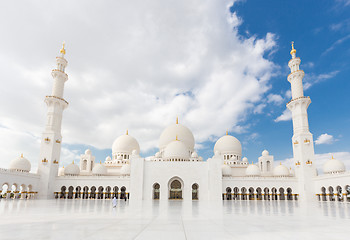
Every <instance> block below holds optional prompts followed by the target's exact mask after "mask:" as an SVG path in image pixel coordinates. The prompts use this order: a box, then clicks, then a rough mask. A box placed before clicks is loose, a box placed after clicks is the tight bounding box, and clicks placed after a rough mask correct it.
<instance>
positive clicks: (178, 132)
mask: <svg viewBox="0 0 350 240" xmlns="http://www.w3.org/2000/svg"><path fill="white" fill-rule="evenodd" d="M176 137H177V139H178V140H179V141H181V142H183V143H184V144H185V146H186V147H187V148H188V150H189V151H190V152H193V151H194V137H193V134H192V132H191V131H190V129H188V128H187V127H185V126H183V125H181V124H178V123H176V124H172V125H170V126H169V127H167V128H166V129H164V131H163V132H162V134H161V135H160V138H159V150H160V151H163V150H164V149H165V147H166V146H167V145H168V144H169V143H171V142H172V141H174V140H175V139H176Z"/></svg>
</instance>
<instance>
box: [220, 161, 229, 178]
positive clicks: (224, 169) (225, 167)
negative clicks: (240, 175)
mask: <svg viewBox="0 0 350 240" xmlns="http://www.w3.org/2000/svg"><path fill="white" fill-rule="evenodd" d="M221 170H222V175H223V176H230V175H231V167H230V166H229V165H227V164H223V165H222V166H221Z"/></svg>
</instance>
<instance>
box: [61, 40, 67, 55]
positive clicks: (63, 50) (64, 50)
mask: <svg viewBox="0 0 350 240" xmlns="http://www.w3.org/2000/svg"><path fill="white" fill-rule="evenodd" d="M65 45H66V42H65V41H63V43H62V48H61V50H60V53H62V54H63V55H64V54H66V49H65V48H64V46H65Z"/></svg>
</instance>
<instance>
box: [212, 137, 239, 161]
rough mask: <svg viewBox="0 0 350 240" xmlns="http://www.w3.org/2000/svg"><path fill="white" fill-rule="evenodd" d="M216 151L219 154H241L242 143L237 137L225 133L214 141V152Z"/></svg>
mask: <svg viewBox="0 0 350 240" xmlns="http://www.w3.org/2000/svg"><path fill="white" fill-rule="evenodd" d="M216 151H218V152H219V153H220V154H237V155H239V156H242V145H241V142H240V141H239V140H238V139H237V138H235V137H233V136H231V135H225V136H223V137H221V138H220V139H219V140H218V141H217V142H216V143H215V146H214V153H215V152H216Z"/></svg>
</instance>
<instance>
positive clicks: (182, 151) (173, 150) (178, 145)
mask: <svg viewBox="0 0 350 240" xmlns="http://www.w3.org/2000/svg"><path fill="white" fill-rule="evenodd" d="M164 158H165V159H171V158H177V159H186V160H188V159H189V158H190V153H189V150H188V148H187V146H186V145H185V144H184V143H183V142H182V141H179V140H175V141H172V142H171V143H169V144H168V146H166V148H165V150H164Z"/></svg>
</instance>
